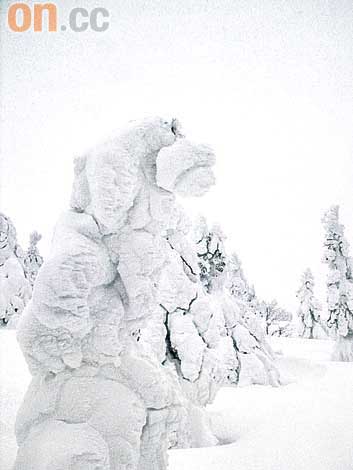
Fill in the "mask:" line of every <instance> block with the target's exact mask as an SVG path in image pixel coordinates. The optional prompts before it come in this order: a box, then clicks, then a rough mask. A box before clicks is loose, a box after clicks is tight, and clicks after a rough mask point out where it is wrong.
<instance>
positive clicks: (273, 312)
mask: <svg viewBox="0 0 353 470" xmlns="http://www.w3.org/2000/svg"><path fill="white" fill-rule="evenodd" d="M264 312H265V313H264V315H265V322H266V333H267V334H268V335H270V336H291V334H292V331H291V325H290V322H291V320H292V314H291V313H290V312H288V311H287V310H285V309H284V308H283V307H280V306H279V305H278V302H277V300H275V299H274V300H272V301H271V302H268V303H267V302H265V307H264Z"/></svg>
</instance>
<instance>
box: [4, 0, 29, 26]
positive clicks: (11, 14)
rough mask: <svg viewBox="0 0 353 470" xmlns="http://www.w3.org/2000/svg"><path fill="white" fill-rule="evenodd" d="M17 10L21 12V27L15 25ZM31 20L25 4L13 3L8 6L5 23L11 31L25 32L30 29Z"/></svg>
mask: <svg viewBox="0 0 353 470" xmlns="http://www.w3.org/2000/svg"><path fill="white" fill-rule="evenodd" d="M19 10H22V14H23V21H22V25H21V26H19V25H18V24H17V12H18V11H19ZM31 20H32V15H31V9H30V8H29V6H28V5H27V4H26V3H14V4H13V5H11V6H10V8H9V11H8V14H7V21H8V24H9V27H10V29H12V31H15V32H16V33H22V32H23V31H27V30H28V29H29V28H30V27H31Z"/></svg>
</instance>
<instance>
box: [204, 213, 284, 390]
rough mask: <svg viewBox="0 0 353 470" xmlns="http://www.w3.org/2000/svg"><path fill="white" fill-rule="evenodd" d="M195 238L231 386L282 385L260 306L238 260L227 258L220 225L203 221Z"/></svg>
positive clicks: (234, 257)
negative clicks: (217, 308)
mask: <svg viewBox="0 0 353 470" xmlns="http://www.w3.org/2000/svg"><path fill="white" fill-rule="evenodd" d="M195 238H196V250H197V256H198V259H199V268H200V278H201V282H202V284H203V286H204V289H205V290H206V292H207V293H208V295H209V297H210V298H213V299H214V301H215V302H216V303H218V305H219V306H220V307H221V309H220V310H221V313H220V314H218V318H217V323H218V324H219V325H220V327H219V329H220V332H221V340H220V350H221V351H222V352H220V355H221V357H223V359H222V361H223V363H224V365H225V367H226V376H227V379H228V382H230V383H233V384H239V385H250V384H270V385H274V386H277V385H279V384H280V374H279V371H278V370H277V368H276V366H275V363H274V352H273V351H272V349H271V347H270V346H269V344H268V342H267V341H266V336H265V330H264V327H263V325H262V323H261V318H260V316H259V315H258V314H259V312H258V307H259V303H258V301H257V299H256V296H255V292H254V289H253V288H251V287H250V286H249V284H248V283H247V281H246V279H245V276H244V274H243V271H242V269H241V263H240V261H239V259H238V257H237V256H236V255H235V254H233V255H232V256H231V257H228V256H227V253H226V249H225V244H224V241H225V235H224V233H223V231H222V230H221V228H220V227H219V226H217V225H215V226H213V227H212V228H211V229H209V228H208V226H207V222H206V219H205V218H203V217H201V218H200V219H199V221H198V224H197V228H196V230H195ZM222 333H223V334H222Z"/></svg>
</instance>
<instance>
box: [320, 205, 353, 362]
mask: <svg viewBox="0 0 353 470" xmlns="http://www.w3.org/2000/svg"><path fill="white" fill-rule="evenodd" d="M322 222H323V225H324V229H325V239H324V256H323V261H324V263H326V264H327V265H328V268H329V272H328V275H327V304H328V313H329V318H328V321H327V325H328V327H329V328H330V329H331V331H332V334H333V336H334V337H336V349H335V352H334V358H335V359H336V360H342V361H352V360H353V277H352V268H353V260H352V258H351V257H350V256H349V244H348V242H347V240H346V239H345V237H344V225H342V224H341V223H340V220H339V206H332V207H331V208H330V209H329V210H328V211H327V212H326V213H325V215H324V217H323V219H322Z"/></svg>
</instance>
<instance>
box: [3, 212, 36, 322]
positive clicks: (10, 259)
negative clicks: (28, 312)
mask: <svg viewBox="0 0 353 470" xmlns="http://www.w3.org/2000/svg"><path fill="white" fill-rule="evenodd" d="M31 294H32V288H31V284H30V283H29V282H28V280H27V279H26V276H25V271H24V267H23V252H22V250H21V248H20V246H19V245H18V243H17V237H16V229H15V227H14V225H13V223H12V222H11V220H10V219H9V218H8V217H6V216H5V215H4V214H0V324H1V326H9V327H11V326H12V327H14V326H15V325H16V323H17V321H18V319H19V317H20V315H21V314H22V312H23V309H24V308H25V305H26V304H27V302H28V301H29V299H30V298H31Z"/></svg>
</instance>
